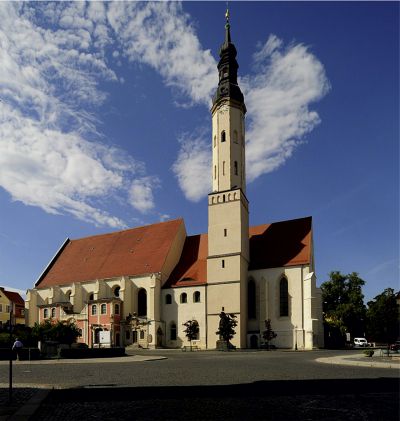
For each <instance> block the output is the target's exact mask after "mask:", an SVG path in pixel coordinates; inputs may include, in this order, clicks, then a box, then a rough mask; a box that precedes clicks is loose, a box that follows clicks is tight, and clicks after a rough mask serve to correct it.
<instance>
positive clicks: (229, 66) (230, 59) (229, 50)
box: [213, 8, 246, 112]
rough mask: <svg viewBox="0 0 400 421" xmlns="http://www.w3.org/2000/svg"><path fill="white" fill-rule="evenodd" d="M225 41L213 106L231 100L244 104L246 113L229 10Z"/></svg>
mask: <svg viewBox="0 0 400 421" xmlns="http://www.w3.org/2000/svg"><path fill="white" fill-rule="evenodd" d="M225 19H226V23H225V39H224V43H223V44H222V45H221V48H220V50H219V56H220V60H219V63H218V73H219V82H218V88H217V92H216V93H215V95H214V98H213V105H216V104H217V103H218V102H220V101H221V100H222V99H223V98H230V99H233V100H235V101H237V102H239V103H241V104H242V106H243V109H244V112H246V106H245V105H244V97H243V94H242V91H241V90H240V88H239V86H238V82H237V71H238V68H239V65H238V63H237V61H236V55H237V51H236V47H235V46H234V44H233V43H232V40H231V30H230V28H231V24H230V14H229V9H228V8H227V9H226V13H225Z"/></svg>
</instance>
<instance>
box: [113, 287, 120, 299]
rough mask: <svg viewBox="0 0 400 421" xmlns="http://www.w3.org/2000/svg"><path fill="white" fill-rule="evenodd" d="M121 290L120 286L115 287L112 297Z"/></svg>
mask: <svg viewBox="0 0 400 421" xmlns="http://www.w3.org/2000/svg"><path fill="white" fill-rule="evenodd" d="M120 290H121V288H120V287H115V288H114V297H117V298H118V297H119V291H120Z"/></svg>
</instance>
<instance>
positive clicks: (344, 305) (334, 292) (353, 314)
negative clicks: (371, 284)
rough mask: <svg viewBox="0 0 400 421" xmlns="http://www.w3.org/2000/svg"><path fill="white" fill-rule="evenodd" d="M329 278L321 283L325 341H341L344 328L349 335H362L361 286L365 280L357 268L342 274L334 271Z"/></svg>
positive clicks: (363, 310)
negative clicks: (325, 332) (357, 271)
mask: <svg viewBox="0 0 400 421" xmlns="http://www.w3.org/2000/svg"><path fill="white" fill-rule="evenodd" d="M329 278H330V279H329V281H326V282H324V283H323V284H322V285H321V289H322V301H323V316H324V324H325V328H326V331H327V333H328V338H327V339H328V340H327V343H328V344H329V338H330V339H332V338H335V340H334V341H336V342H338V341H342V342H344V334H345V333H346V332H349V333H350V335H351V336H352V337H355V336H364V332H365V317H366V310H365V305H364V302H363V299H364V295H363V294H362V287H363V286H364V285H365V282H364V281H363V280H362V279H361V278H360V277H359V276H358V273H356V272H352V273H350V274H348V275H344V274H342V273H340V272H339V271H334V272H331V273H330V274H329ZM336 344H337V345H341V344H339V343H336Z"/></svg>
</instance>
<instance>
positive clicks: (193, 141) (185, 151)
mask: <svg viewBox="0 0 400 421" xmlns="http://www.w3.org/2000/svg"><path fill="white" fill-rule="evenodd" d="M206 139H207V138H206V136H205V135H203V134H200V135H195V136H190V135H188V134H185V135H183V136H182V137H181V139H180V150H179V153H178V157H177V159H176V161H175V163H174V165H173V166H172V170H173V172H174V174H175V176H176V177H177V179H178V183H179V186H180V188H181V189H182V191H183V193H184V194H185V197H186V198H187V199H189V200H191V201H193V202H198V201H199V200H200V199H201V198H203V197H204V196H206V195H207V194H208V193H209V192H210V191H211V172H210V171H211V152H210V149H211V145H210V141H209V140H206Z"/></svg>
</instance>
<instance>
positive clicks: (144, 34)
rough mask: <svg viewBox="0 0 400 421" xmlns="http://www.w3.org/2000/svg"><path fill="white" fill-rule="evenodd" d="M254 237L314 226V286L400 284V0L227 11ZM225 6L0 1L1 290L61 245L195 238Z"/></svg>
mask: <svg viewBox="0 0 400 421" xmlns="http://www.w3.org/2000/svg"><path fill="white" fill-rule="evenodd" d="M230 10H231V32H232V38H233V42H234V43H235V45H236V47H237V50H238V62H239V66H240V68H239V76H240V82H239V83H240V85H241V88H242V90H243V92H244V94H245V102H246V105H247V109H248V113H247V116H246V124H247V131H246V136H247V147H246V152H247V176H248V189H247V195H248V199H249V201H250V223H251V224H252V225H257V224H262V223H267V222H273V221H279V220H285V219H292V218H298V217H303V216H308V215H312V216H313V224H314V244H315V260H316V272H317V278H318V284H321V283H322V282H324V281H325V280H327V279H328V273H329V272H330V271H332V270H340V271H342V272H344V273H349V272H352V271H356V272H358V273H359V274H360V276H361V277H362V278H363V279H364V280H365V281H366V286H365V288H364V294H365V296H366V299H367V300H368V299H371V298H373V297H374V296H375V295H377V294H379V293H380V292H381V291H383V289H384V288H387V287H392V288H394V289H399V145H398V139H399V117H398V116H399V82H398V75H399V67H398V66H399V64H398V63H399V53H398V51H399V45H398V44H399V41H398V40H399V33H398V27H399V3H395V2H376V3H373V2H365V3H363V2H351V3H347V2H337V3H334V2H329V3H319V2H310V3H296V2H231V4H230ZM224 13H225V2H183V3H177V2H174V3H161V2H160V3H128V2H127V3H121V2H119V3H92V4H86V3H76V2H74V3H23V4H19V3H4V2H3V3H1V4H0V45H1V48H0V63H1V66H0V100H1V102H0V284H1V285H5V286H9V287H13V288H18V289H22V290H26V289H28V288H31V287H33V285H34V282H35V281H36V279H37V278H38V277H39V275H40V273H41V271H42V270H43V269H44V267H45V266H46V265H47V263H48V261H49V260H50V259H51V257H52V256H53V255H54V253H55V252H56V250H57V249H58V247H59V246H60V245H61V243H62V242H63V241H64V239H65V238H66V237H69V238H72V239H74V238H80V237H84V236H87V235H93V234H99V233H104V232H110V231H113V230H118V229H122V228H125V227H134V226H139V225H144V224H150V223H154V222H158V221H160V220H165V219H169V218H177V217H183V218H184V219H185V224H186V228H187V232H188V234H197V233H200V232H206V230H207V201H206V199H205V198H206V195H207V193H208V191H209V185H210V176H209V173H210V170H209V165H210V152H211V148H210V142H211V141H210V139H211V132H210V130H211V118H210V113H209V106H210V98H211V96H212V94H213V91H214V89H215V87H216V84H217V71H216V63H217V59H218V49H219V46H220V45H221V43H222V42H223V36H224V23H225V22H224Z"/></svg>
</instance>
